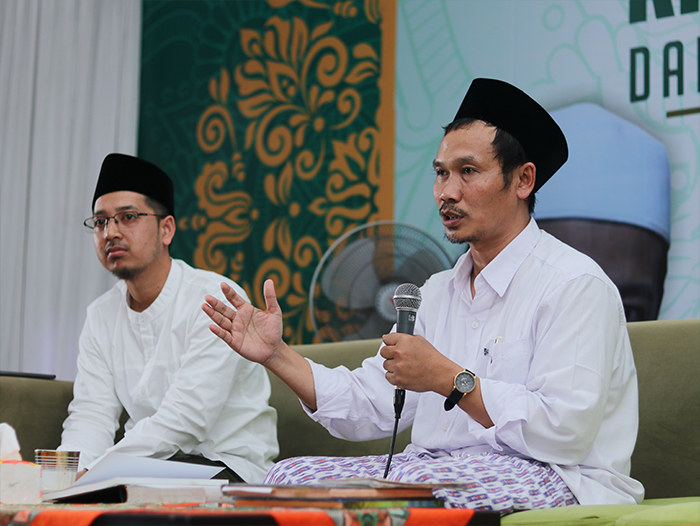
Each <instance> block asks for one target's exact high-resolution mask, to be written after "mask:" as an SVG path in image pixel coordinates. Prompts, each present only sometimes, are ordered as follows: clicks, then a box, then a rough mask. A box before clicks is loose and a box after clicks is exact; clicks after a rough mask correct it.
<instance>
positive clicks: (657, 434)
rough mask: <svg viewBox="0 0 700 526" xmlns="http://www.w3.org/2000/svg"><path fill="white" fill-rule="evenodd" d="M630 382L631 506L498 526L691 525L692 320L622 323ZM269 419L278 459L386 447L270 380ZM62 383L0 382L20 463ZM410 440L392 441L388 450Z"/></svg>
mask: <svg viewBox="0 0 700 526" xmlns="http://www.w3.org/2000/svg"><path fill="white" fill-rule="evenodd" d="M628 330H629V334H630V339H631V341H632V349H633V351H634V355H635V363H636V366H637V371H638V375H639V407H640V415H639V416H640V428H639V437H638V440H637V446H636V448H635V451H634V455H633V457H632V476H633V477H634V478H636V479H638V480H640V481H641V482H642V483H643V484H644V487H645V488H646V497H645V500H644V502H643V503H642V504H641V505H620V506H573V507H570V508H556V509H547V510H532V511H524V512H518V513H514V514H511V515H508V516H506V517H504V518H503V520H502V524H504V525H510V524H518V525H555V524H556V525H596V526H598V525H616V526H627V525H656V524H668V525H671V524H674V525H675V524H678V525H680V524H700V380H699V379H698V376H699V375H700V319H692V320H671V321H651V322H633V323H629V324H628ZM378 348H379V340H364V341H354V342H341V343H326V344H314V345H300V346H297V347H296V350H297V351H299V352H300V353H301V354H302V355H304V356H307V357H309V358H311V359H312V360H314V361H316V362H319V363H323V364H325V365H328V366H331V367H332V366H336V365H341V364H342V365H345V366H347V367H349V368H354V367H357V366H359V365H360V363H361V362H362V360H363V359H364V358H366V357H368V356H371V355H373V354H375V353H376V351H377V349H378ZM271 382H272V397H271V403H272V405H273V406H274V407H275V408H276V409H277V413H278V437H279V442H280V456H279V458H280V459H282V458H288V457H292V456H300V455H338V456H354V455H372V454H384V453H387V452H388V450H389V439H388V438H387V439H382V440H374V441H370V442H347V441H343V440H340V439H336V438H333V437H331V436H330V435H329V434H328V432H327V431H326V430H325V429H323V428H322V427H321V426H320V425H319V424H317V423H315V422H313V421H312V420H311V419H309V418H308V417H307V416H306V415H305V414H304V412H303V410H302V409H301V406H300V404H299V401H298V400H297V399H296V397H295V396H294V395H293V394H292V393H291V391H290V390H289V389H288V388H287V387H286V386H285V385H284V384H282V383H281V382H280V381H279V380H278V379H277V378H275V377H271ZM72 394H73V393H72V383H71V382H65V381H58V380H41V379H34V378H18V377H12V376H0V422H8V423H9V424H11V425H12V426H13V427H14V428H15V430H16V431H17V436H18V438H19V441H20V444H21V446H22V451H21V452H22V457H23V458H26V459H32V458H33V451H34V449H35V448H55V447H56V446H58V444H59V442H60V435H61V423H62V422H63V419H64V418H65V417H66V411H67V406H68V403H69V402H70V400H71V398H72ZM409 441H410V430H407V431H404V432H403V433H401V434H400V435H399V437H398V439H397V445H396V451H401V450H402V449H403V448H404V447H405V445H406V444H407V443H408V442H409Z"/></svg>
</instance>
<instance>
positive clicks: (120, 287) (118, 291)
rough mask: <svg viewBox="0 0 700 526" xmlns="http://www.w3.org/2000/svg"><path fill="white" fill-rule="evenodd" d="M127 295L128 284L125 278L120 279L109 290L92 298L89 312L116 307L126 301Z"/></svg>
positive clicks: (88, 308)
mask: <svg viewBox="0 0 700 526" xmlns="http://www.w3.org/2000/svg"><path fill="white" fill-rule="evenodd" d="M125 297H126V286H125V284H124V281H123V280H119V281H117V282H116V283H115V284H114V285H113V286H112V287H111V288H110V289H109V290H107V291H106V292H104V293H102V294H101V295H100V296H98V297H97V298H95V299H94V300H92V302H91V303H90V304H89V305H88V307H87V310H88V313H90V312H99V311H104V310H113V309H116V308H117V307H118V306H119V305H120V303H121V302H123V301H125Z"/></svg>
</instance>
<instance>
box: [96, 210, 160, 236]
mask: <svg viewBox="0 0 700 526" xmlns="http://www.w3.org/2000/svg"><path fill="white" fill-rule="evenodd" d="M143 216H155V217H160V218H163V217H167V216H164V215H162V214H146V213H145V212H132V211H129V212H119V213H118V214H114V215H113V216H111V217H88V218H87V219H86V220H85V221H83V226H84V227H85V228H87V229H88V230H92V231H93V232H96V233H97V232H104V231H105V230H106V229H107V225H109V222H110V220H112V219H114V222H115V223H116V224H118V225H119V229H120V230H121V229H124V230H130V229H132V228H134V227H135V226H136V225H137V224H138V222H139V218H141V217H143Z"/></svg>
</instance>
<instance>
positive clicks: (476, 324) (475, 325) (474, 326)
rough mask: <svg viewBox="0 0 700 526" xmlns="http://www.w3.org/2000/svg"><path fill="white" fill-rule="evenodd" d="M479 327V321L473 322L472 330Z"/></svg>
mask: <svg viewBox="0 0 700 526" xmlns="http://www.w3.org/2000/svg"><path fill="white" fill-rule="evenodd" d="M478 326H479V322H478V321H473V322H472V329H476V328H477V327H478Z"/></svg>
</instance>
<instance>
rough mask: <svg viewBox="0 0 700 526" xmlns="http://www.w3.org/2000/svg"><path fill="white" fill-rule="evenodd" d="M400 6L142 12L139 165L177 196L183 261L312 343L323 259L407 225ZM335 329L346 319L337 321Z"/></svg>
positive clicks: (257, 2)
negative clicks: (377, 229)
mask: <svg viewBox="0 0 700 526" xmlns="http://www.w3.org/2000/svg"><path fill="white" fill-rule="evenodd" d="M394 11H395V5H394V2H393V1H386V0H381V2H380V1H379V0H346V1H335V0H266V1H263V0H238V1H178V2H170V1H165V2H163V1H149V0H146V1H144V4H143V42H142V71H141V95H140V98H141V106H140V119H139V144H138V150H139V155H140V156H142V157H144V158H145V159H148V160H150V161H152V162H154V163H156V164H157V165H159V166H161V167H162V168H163V169H164V170H166V171H167V172H168V174H170V176H171V177H172V178H173V182H174V184H175V199H176V220H177V226H178V231H177V234H176V236H175V241H174V244H173V246H172V249H171V254H172V256H173V257H176V258H181V259H183V260H185V261H187V262H188V263H190V264H192V265H194V266H196V267H198V268H203V269H210V270H213V271H215V272H218V273H220V274H223V275H226V276H229V277H230V278H232V279H233V280H235V281H236V282H238V283H239V284H240V285H241V286H243V288H244V289H245V290H246V292H247V293H248V295H249V296H250V298H251V300H252V302H253V304H255V305H258V306H263V305H264V298H263V296H262V284H263V282H264V281H265V280H266V279H268V278H272V279H273V280H274V282H275V285H276V289H277V294H278V298H279V300H280V305H281V308H282V310H283V313H284V318H285V338H286V339H287V341H288V342H290V343H302V342H304V343H309V342H311V341H313V337H314V333H313V327H312V325H311V321H310V318H309V309H308V301H309V300H308V296H309V286H310V283H311V280H312V276H313V272H314V270H315V268H316V266H317V264H318V262H319V260H320V259H321V257H322V255H323V253H324V252H325V250H326V249H327V248H328V247H329V246H330V245H331V244H332V243H333V241H334V240H336V239H337V238H338V237H340V236H341V235H342V234H343V233H345V232H347V231H348V230H350V229H352V228H354V227H356V226H358V225H362V224H365V223H367V222H370V221H374V220H379V219H393V176H394V174H393V124H394V119H393V73H394V64H393V54H394V49H393V46H394V16H395V15H394ZM326 315H327V316H330V315H332V313H326Z"/></svg>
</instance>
